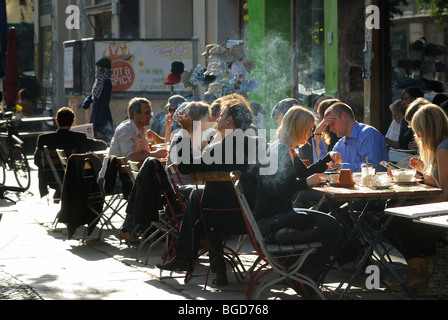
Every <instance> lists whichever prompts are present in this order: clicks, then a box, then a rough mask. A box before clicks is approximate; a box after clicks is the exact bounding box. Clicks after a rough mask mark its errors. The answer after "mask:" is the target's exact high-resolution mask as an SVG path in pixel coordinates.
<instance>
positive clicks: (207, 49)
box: [202, 43, 217, 58]
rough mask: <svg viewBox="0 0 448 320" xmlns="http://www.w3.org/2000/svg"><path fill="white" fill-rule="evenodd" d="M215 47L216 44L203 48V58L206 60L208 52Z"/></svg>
mask: <svg viewBox="0 0 448 320" xmlns="http://www.w3.org/2000/svg"><path fill="white" fill-rule="evenodd" d="M216 46H217V44H216V43H212V44H208V45H207V46H206V47H205V51H204V52H203V53H202V55H203V56H205V57H206V58H208V57H209V56H210V50H212V49H213V48H214V47H216Z"/></svg>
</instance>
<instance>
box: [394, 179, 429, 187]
mask: <svg viewBox="0 0 448 320" xmlns="http://www.w3.org/2000/svg"><path fill="white" fill-rule="evenodd" d="M393 181H394V182H395V183H396V184H398V185H401V186H409V185H413V184H417V183H418V182H421V181H422V180H421V179H415V178H414V179H412V180H411V181H396V180H395V179H394V180H393Z"/></svg>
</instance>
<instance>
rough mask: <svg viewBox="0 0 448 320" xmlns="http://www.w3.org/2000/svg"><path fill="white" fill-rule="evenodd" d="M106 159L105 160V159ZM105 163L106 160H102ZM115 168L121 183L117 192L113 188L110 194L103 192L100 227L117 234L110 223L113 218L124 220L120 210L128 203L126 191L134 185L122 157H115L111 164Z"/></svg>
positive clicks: (127, 166)
mask: <svg viewBox="0 0 448 320" xmlns="http://www.w3.org/2000/svg"><path fill="white" fill-rule="evenodd" d="M105 159H107V158H105ZM103 161H106V160H103ZM113 164H114V165H115V166H116V170H117V175H118V176H119V179H120V182H121V189H120V190H118V189H117V188H114V190H113V191H111V192H107V193H106V192H105V194H104V196H105V201H104V208H103V212H102V216H103V218H102V220H103V221H102V227H103V226H105V225H108V226H110V227H111V228H112V230H114V231H115V232H118V230H117V228H115V226H114V225H113V223H112V219H113V218H114V217H115V216H119V217H120V218H121V219H122V220H124V216H123V215H122V213H121V210H122V209H123V208H124V207H125V206H126V204H127V203H128V199H127V197H128V194H127V193H128V192H130V191H129V190H128V189H130V188H131V186H132V185H133V184H134V179H133V176H132V175H131V173H130V169H129V164H128V163H127V161H126V158H124V157H117V158H116V163H115V162H114V163H113Z"/></svg>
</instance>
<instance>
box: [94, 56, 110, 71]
mask: <svg viewBox="0 0 448 320" xmlns="http://www.w3.org/2000/svg"><path fill="white" fill-rule="evenodd" d="M95 65H96V66H97V67H103V68H106V69H112V62H111V61H110V59H108V58H101V59H100V60H98V61H97V62H96V63H95Z"/></svg>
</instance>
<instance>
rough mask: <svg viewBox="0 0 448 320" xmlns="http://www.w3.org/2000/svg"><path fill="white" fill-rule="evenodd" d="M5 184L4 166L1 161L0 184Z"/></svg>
mask: <svg viewBox="0 0 448 320" xmlns="http://www.w3.org/2000/svg"><path fill="white" fill-rule="evenodd" d="M5 183H6V165H5V163H4V162H3V161H0V184H1V185H3V186H4V185H5Z"/></svg>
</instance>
